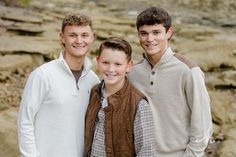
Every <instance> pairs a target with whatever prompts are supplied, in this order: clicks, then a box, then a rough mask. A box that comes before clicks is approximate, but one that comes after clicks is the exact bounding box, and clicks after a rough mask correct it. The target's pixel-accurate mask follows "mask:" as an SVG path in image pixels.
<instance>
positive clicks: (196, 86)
mask: <svg viewBox="0 0 236 157" xmlns="http://www.w3.org/2000/svg"><path fill="white" fill-rule="evenodd" d="M186 95H187V100H188V104H189V107H190V110H191V120H190V122H191V124H190V141H189V143H188V145H187V148H186V150H185V153H184V157H202V156H203V155H204V150H205V149H206V147H207V145H208V142H209V139H210V137H211V135H212V118H211V110H210V98H209V95H208V92H207V89H206V86H205V81H204V74H203V72H202V71H201V69H200V68H199V67H195V68H193V69H191V75H190V77H189V78H188V81H187V86H186Z"/></svg>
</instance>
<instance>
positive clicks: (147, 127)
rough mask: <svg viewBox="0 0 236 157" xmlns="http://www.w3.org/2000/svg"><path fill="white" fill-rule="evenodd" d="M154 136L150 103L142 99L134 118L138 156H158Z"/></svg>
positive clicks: (135, 144) (135, 143) (135, 145)
mask: <svg viewBox="0 0 236 157" xmlns="http://www.w3.org/2000/svg"><path fill="white" fill-rule="evenodd" d="M154 136H155V135H154V123H153V117H152V112H151V108H150V105H149V104H148V102H147V101H146V100H144V99H141V100H140V101H139V104H138V109H137V112H136V115H135V120H134V147H135V152H136V156H137V157H143V156H149V157H154V156H156V149H155V148H156V147H155V141H154V139H155V138H154Z"/></svg>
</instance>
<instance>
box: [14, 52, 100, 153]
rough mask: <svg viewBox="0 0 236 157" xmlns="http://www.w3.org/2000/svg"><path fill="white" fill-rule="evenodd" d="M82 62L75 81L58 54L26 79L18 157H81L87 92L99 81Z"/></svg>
mask: <svg viewBox="0 0 236 157" xmlns="http://www.w3.org/2000/svg"><path fill="white" fill-rule="evenodd" d="M91 66H92V65H91V63H90V61H89V59H88V58H85V61H84V65H83V71H82V74H81V77H80V79H79V81H78V83H77V84H76V80H75V78H74V76H73V74H72V72H71V70H70V68H69V66H68V65H67V63H66V61H65V60H64V58H63V54H62V53H61V54H60V57H59V58H58V59H55V60H53V61H50V62H49V63H45V64H44V65H42V66H40V67H38V68H37V69H35V70H34V71H33V72H32V73H31V74H30V76H29V78H28V80H27V83H26V86H25V89H24V91H23V95H22V100H21V103H20V111H19V117H18V138H19V139H18V140H19V148H20V152H21V157H82V155H83V148H84V146H83V145H84V119H85V113H86V109H87V105H88V101H89V96H90V89H91V88H92V87H93V86H94V85H95V84H97V83H99V79H98V77H97V75H96V74H95V73H94V72H93V71H92V70H91Z"/></svg>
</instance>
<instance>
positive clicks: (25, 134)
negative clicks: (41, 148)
mask: <svg viewBox="0 0 236 157" xmlns="http://www.w3.org/2000/svg"><path fill="white" fill-rule="evenodd" d="M44 96H45V83H44V82H43V79H42V78H41V74H38V73H36V72H35V71H34V72H32V73H31V74H30V76H29V78H28V80H27V83H26V86H25V88H24V92H23V95H22V100H21V103H20V111H19V116H18V121H17V125H18V141H19V142H18V143H19V149H20V153H21V157H38V156H39V152H38V150H37V148H36V142H35V135H34V118H35V115H36V114H37V112H38V110H39V107H40V104H41V103H42V101H43V98H44Z"/></svg>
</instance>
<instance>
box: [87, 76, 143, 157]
mask: <svg viewBox="0 0 236 157" xmlns="http://www.w3.org/2000/svg"><path fill="white" fill-rule="evenodd" d="M101 86H102V83H100V84H98V85H96V86H95V87H94V88H93V89H92V91H91V96H90V103H89V105H88V108H87V113H86V124H85V144H84V157H87V156H88V155H89V153H90V151H91V147H92V140H93V136H94V125H95V120H96V117H97V114H98V111H99V109H100V108H101V104H100V98H101ZM141 98H143V99H146V100H147V98H146V97H145V96H144V95H143V94H142V93H141V92H140V91H138V90H137V89H136V88H135V87H133V86H132V85H131V84H130V83H129V81H128V80H127V79H126V81H125V84H124V87H123V88H122V89H121V90H120V91H118V92H116V93H115V94H113V95H111V96H109V97H108V98H107V101H108V106H107V107H106V108H104V112H105V133H104V134H105V145H106V146H105V148H106V156H107V157H134V156H135V150H134V131H133V123H134V118H135V113H136V106H137V104H138V102H139V100H140V99H141Z"/></svg>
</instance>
